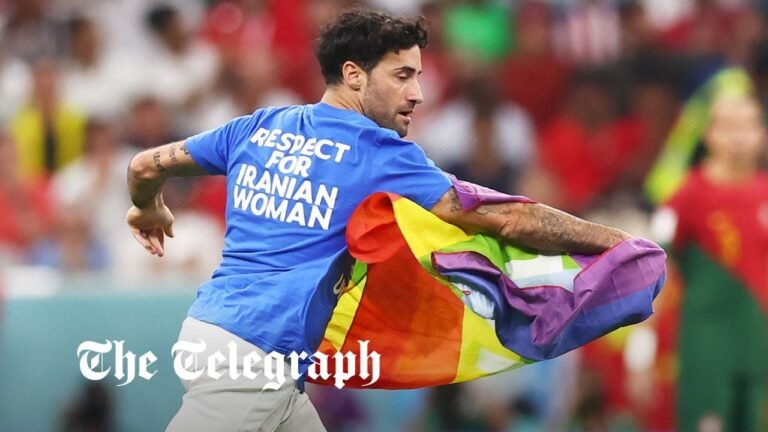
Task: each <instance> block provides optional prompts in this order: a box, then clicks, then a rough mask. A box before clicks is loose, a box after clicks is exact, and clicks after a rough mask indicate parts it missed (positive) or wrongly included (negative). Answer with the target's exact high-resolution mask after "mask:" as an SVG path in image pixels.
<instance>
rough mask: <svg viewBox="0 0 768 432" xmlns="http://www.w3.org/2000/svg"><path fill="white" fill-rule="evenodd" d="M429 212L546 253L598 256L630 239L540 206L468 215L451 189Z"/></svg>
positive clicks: (491, 208)
mask: <svg viewBox="0 0 768 432" xmlns="http://www.w3.org/2000/svg"><path fill="white" fill-rule="evenodd" d="M432 212H433V213H434V214H436V215H437V216H438V217H440V218H441V219H443V220H444V221H446V222H449V223H452V224H454V225H457V226H459V227H461V228H463V229H465V230H467V231H470V232H482V233H487V234H491V235H493V236H496V237H498V238H499V239H502V240H504V241H507V242H509V243H513V244H516V245H519V246H523V247H528V248H533V249H538V250H541V251H546V252H558V253H561V252H571V253H583V254H598V253H602V252H604V251H605V250H607V249H609V248H611V247H612V246H614V245H616V244H617V243H619V242H621V241H622V240H625V239H628V238H631V237H632V236H630V235H629V234H627V233H625V232H623V231H621V230H618V229H615V228H611V227H607V226H604V225H600V224H596V223H592V222H588V221H585V220H583V219H579V218H577V217H575V216H572V215H569V214H568V213H565V212H562V211H560V210H557V209H554V208H552V207H548V206H546V205H543V204H534V203H503V204H487V205H481V206H480V207H478V208H476V209H474V210H471V211H467V210H464V209H463V208H462V206H461V202H460V201H459V197H458V196H457V195H456V191H455V190H454V189H453V188H450V189H449V190H448V192H446V193H445V195H443V197H442V198H440V201H438V203H437V204H436V205H435V206H434V207H433V208H432Z"/></svg>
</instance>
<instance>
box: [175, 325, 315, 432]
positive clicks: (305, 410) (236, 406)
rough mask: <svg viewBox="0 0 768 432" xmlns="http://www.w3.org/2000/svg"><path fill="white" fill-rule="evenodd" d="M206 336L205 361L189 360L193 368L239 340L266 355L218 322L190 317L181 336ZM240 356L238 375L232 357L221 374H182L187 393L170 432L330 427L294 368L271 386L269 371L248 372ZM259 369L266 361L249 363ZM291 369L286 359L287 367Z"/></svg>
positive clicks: (242, 349) (241, 347)
mask: <svg viewBox="0 0 768 432" xmlns="http://www.w3.org/2000/svg"><path fill="white" fill-rule="evenodd" d="M201 340H202V341H205V343H206V348H205V350H204V351H203V352H202V353H200V354H197V356H198V358H199V359H201V362H200V364H195V365H194V366H191V365H188V366H189V367H188V368H187V370H189V369H190V368H191V369H193V370H200V369H201V368H204V367H206V366H207V365H206V362H205V361H204V359H207V358H208V357H209V356H210V355H211V354H213V353H215V352H217V351H218V352H221V353H224V355H225V356H226V355H227V352H228V349H229V346H228V344H229V343H230V342H234V344H235V346H236V347H237V351H238V353H240V354H246V353H250V352H256V353H257V354H258V355H259V356H261V358H264V356H266V353H265V352H264V351H263V350H261V349H259V348H258V347H256V346H255V345H253V344H251V343H249V342H246V341H245V340H243V339H241V338H239V337H237V336H235V335H233V334H232V333H229V332H228V331H226V330H224V329H222V328H220V327H218V326H215V325H212V324H208V323H205V322H202V321H199V320H196V319H194V318H190V317H187V318H186V319H185V320H184V323H183V324H182V326H181V333H180V334H179V341H189V342H193V343H198V342H199V341H201ZM238 358H239V360H238V361H237V369H238V371H239V372H240V373H239V374H237V375H239V376H238V377H237V379H232V378H231V376H230V374H229V370H230V369H229V366H228V362H226V361H225V362H221V363H220V364H219V365H217V366H216V367H215V370H216V371H217V372H218V373H219V374H220V376H218V378H217V379H214V378H212V377H211V376H209V375H208V374H207V373H203V374H201V375H200V376H199V377H197V378H195V379H192V380H185V379H183V378H182V379H181V381H182V384H183V385H184V388H185V389H186V393H185V394H184V398H183V400H182V404H181V408H180V409H179V411H178V412H177V413H176V415H175V416H174V417H173V419H172V420H171V422H170V424H169V425H168V427H167V428H166V432H241V431H242V432H257V431H259V432H261V431H269V432H272V431H279V432H290V431H309V432H314V431H325V427H324V426H323V424H322V422H321V421H320V417H319V416H318V415H317V411H316V410H315V407H314V406H313V405H312V402H310V400H309V397H308V396H307V394H306V393H301V392H299V390H298V389H297V388H296V383H295V381H294V380H293V379H292V378H291V377H290V373H287V374H286V375H287V376H286V377H285V382H284V383H283V384H282V385H280V386H279V388H277V389H265V388H264V386H265V384H267V383H268V381H269V380H268V379H267V378H265V375H266V374H265V373H259V374H258V375H257V376H256V377H255V378H253V377H252V376H251V377H250V378H246V377H244V376H243V373H242V372H243V360H242V358H243V356H242V355H240V356H238ZM258 368H263V364H260V363H257V364H256V365H255V366H253V367H252V368H251V367H250V366H249V370H251V371H253V372H263V371H259V370H258ZM289 370H290V369H289V366H288V364H286V365H285V371H289Z"/></svg>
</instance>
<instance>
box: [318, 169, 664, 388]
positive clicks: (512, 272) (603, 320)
mask: <svg viewBox="0 0 768 432" xmlns="http://www.w3.org/2000/svg"><path fill="white" fill-rule="evenodd" d="M454 188H455V190H456V192H457V195H458V197H459V200H460V201H461V203H462V206H463V208H464V209H465V211H469V210H471V209H474V208H476V207H477V206H479V205H482V204H488V203H501V202H522V203H531V202H533V201H531V200H529V199H527V198H525V197H521V196H509V195H504V194H500V193H498V192H495V191H492V190H490V189H486V188H483V187H480V186H477V185H473V184H469V183H465V182H459V181H457V180H455V179H454ZM347 243H348V246H349V250H350V253H351V254H352V256H353V257H355V259H356V260H357V262H356V264H355V267H354V269H353V273H352V279H351V282H350V285H349V286H348V287H347V289H346V290H344V292H343V294H342V295H341V296H340V298H339V302H338V305H337V307H336V309H335V310H334V313H333V316H332V318H331V321H330V323H329V325H328V327H327V329H326V332H325V336H324V340H323V342H322V344H321V345H320V348H319V351H320V352H322V353H325V354H327V355H333V354H334V353H335V352H336V351H342V352H353V353H356V352H358V351H359V349H360V345H359V343H358V341H366V340H367V341H369V345H368V347H367V348H368V350H369V352H370V351H376V352H377V353H379V354H380V356H381V368H380V378H379V380H378V381H377V382H376V383H374V384H373V385H372V386H371V387H372V388H389V389H405V388H418V387H426V386H433V385H442V384H449V383H454V382H462V381H467V380H472V379H476V378H479V377H482V376H487V375H492V374H495V373H498V372H501V371H504V370H508V369H512V368H516V367H519V366H522V365H524V364H528V363H531V362H535V361H540V360H545V359H550V358H553V357H556V356H559V355H562V354H564V353H566V352H568V351H570V350H573V349H575V348H578V347H579V346H582V345H584V344H586V343H587V342H590V341H592V340H594V339H596V338H598V337H600V336H602V335H604V334H606V333H608V332H610V331H612V330H615V329H617V328H619V327H622V326H626V325H630V324H633V323H637V322H640V321H642V320H644V319H646V318H647V317H648V316H650V314H651V313H652V312H653V309H652V302H653V299H654V298H655V297H656V295H657V294H658V292H659V289H660V287H661V286H662V284H663V282H664V279H665V276H666V270H665V260H666V255H665V253H664V251H663V250H662V249H661V248H660V247H658V246H657V245H655V244H654V243H652V242H650V241H648V240H644V239H640V238H635V239H631V240H627V241H624V242H622V243H620V244H618V245H616V246H615V247H613V248H612V249H610V250H608V251H606V252H605V253H603V254H602V255H599V256H581V255H569V254H542V253H539V252H537V251H533V250H528V249H525V248H521V247H518V246H514V245H511V244H507V243H504V242H500V241H498V240H496V239H494V238H493V237H491V236H488V235H484V234H472V235H470V234H467V233H465V232H464V231H463V230H461V229H460V228H458V227H456V226H454V225H451V224H448V223H446V222H444V221H442V220H441V219H439V218H438V217H437V216H435V215H434V214H432V213H431V212H429V211H427V210H424V209H423V208H421V207H420V206H418V205H417V204H415V203H413V202H411V201H409V200H407V199H405V198H402V197H400V196H397V195H394V194H388V193H376V194H373V195H371V196H370V197H368V198H367V199H366V200H365V201H364V202H363V203H362V204H361V205H360V206H359V207H358V209H357V210H356V211H355V213H354V214H353V216H352V218H351V219H350V223H349V225H348V226H347ZM330 366H331V369H333V365H330ZM331 372H333V370H331ZM331 375H333V374H332V373H331ZM310 381H313V382H316V383H320V384H333V382H332V378H329V379H327V380H323V379H322V378H318V379H315V380H312V379H310ZM367 384H368V382H367V381H366V380H365V379H363V378H362V377H352V378H351V379H350V381H348V382H347V383H346V385H347V386H349V387H364V386H367Z"/></svg>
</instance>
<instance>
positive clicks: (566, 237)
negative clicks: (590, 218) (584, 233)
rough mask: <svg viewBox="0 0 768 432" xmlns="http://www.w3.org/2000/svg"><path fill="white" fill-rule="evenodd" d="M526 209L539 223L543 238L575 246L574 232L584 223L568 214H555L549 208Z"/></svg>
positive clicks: (527, 207) (533, 206)
mask: <svg viewBox="0 0 768 432" xmlns="http://www.w3.org/2000/svg"><path fill="white" fill-rule="evenodd" d="M525 208H526V209H528V211H529V213H530V215H531V218H532V219H533V220H536V221H538V223H539V227H538V228H539V230H540V232H541V234H542V235H543V236H546V237H549V239H550V240H551V241H554V242H558V243H561V244H563V245H572V244H574V238H573V232H574V231H575V230H576V224H577V223H584V221H581V220H579V219H576V218H575V217H572V216H570V215H567V214H566V213H560V212H555V210H553V209H549V208H547V207H543V206H538V205H532V206H526V207H525Z"/></svg>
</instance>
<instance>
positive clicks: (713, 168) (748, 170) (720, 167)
mask: <svg viewBox="0 0 768 432" xmlns="http://www.w3.org/2000/svg"><path fill="white" fill-rule="evenodd" d="M703 168H704V174H705V175H706V176H707V178H709V179H710V180H711V181H712V182H714V183H717V184H724V185H729V184H739V183H743V182H744V181H746V180H748V179H749V178H750V177H752V176H753V175H755V173H756V172H757V165H755V164H747V163H743V164H734V163H730V162H728V161H723V160H719V159H709V160H707V161H705V162H704V166H703Z"/></svg>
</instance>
